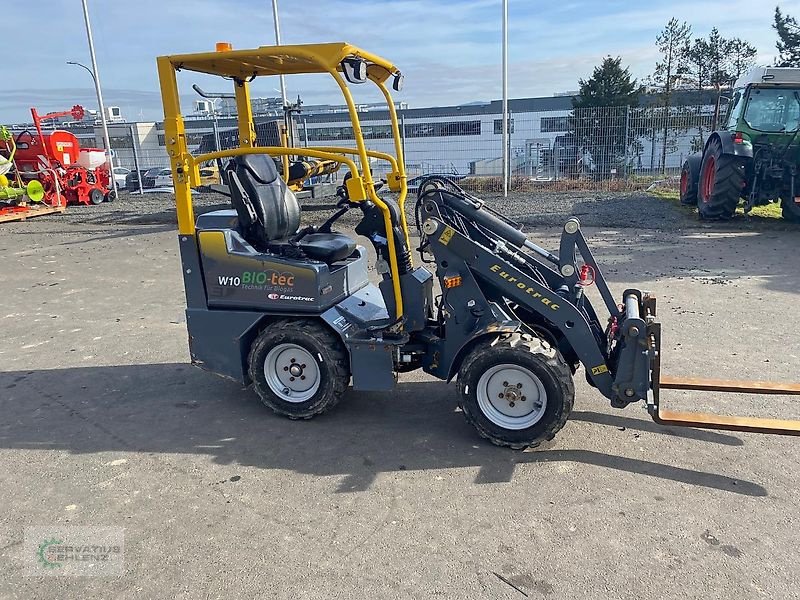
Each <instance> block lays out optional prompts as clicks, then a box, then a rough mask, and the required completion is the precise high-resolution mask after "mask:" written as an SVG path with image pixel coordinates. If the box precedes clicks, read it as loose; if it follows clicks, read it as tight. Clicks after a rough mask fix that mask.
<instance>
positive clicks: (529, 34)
mask: <svg viewBox="0 0 800 600" xmlns="http://www.w3.org/2000/svg"><path fill="white" fill-rule="evenodd" d="M279 2H280V15H281V29H282V35H283V41H284V42H285V43H308V42H324V41H349V42H351V43H354V44H356V45H360V46H363V47H365V48H366V49H369V50H371V51H372V52H375V53H377V54H381V55H383V56H385V57H387V58H389V59H391V60H392V61H393V62H394V63H395V64H397V65H398V66H399V67H400V68H401V69H402V70H403V72H404V73H405V76H406V78H405V83H406V86H405V89H404V91H403V93H402V94H400V95H398V98H397V99H401V100H405V101H407V102H408V103H409V104H410V105H411V106H426V105H452V104H460V103H465V102H473V101H478V100H492V99H496V98H499V97H500V6H501V3H500V0H447V1H444V0H441V1H433V0H373V1H369V2H367V1H357V0H350V1H346V0H302V1H301V0H291V1H290V0H279ZM4 4H5V5H4V7H3V11H2V12H3V22H4V23H5V24H6V26H5V27H4V32H3V41H4V43H3V46H2V54H3V55H4V58H5V61H4V63H3V67H2V81H3V84H2V86H0V123H2V122H5V123H9V122H18V121H22V120H26V119H27V118H28V117H29V112H28V109H29V107H30V106H36V107H37V108H39V109H40V111H42V112H43V111H47V110H66V109H68V108H69V107H70V106H72V105H73V104H74V103H81V104H83V105H84V106H86V107H87V108H93V107H94V106H95V105H96V102H95V100H94V91H93V88H92V82H91V78H90V77H89V75H88V74H87V73H86V72H85V71H83V70H81V69H79V68H77V67H74V66H68V65H66V64H65V62H66V61H67V60H75V61H79V62H84V63H87V64H88V62H89V56H88V50H87V48H86V36H85V32H84V26H83V17H82V13H81V7H80V0H46V1H45V0H29V1H27V2H22V1H20V0H11V1H10V2H5V3H4ZM509 4H510V9H509V15H510V27H509V40H510V48H509V60H510V69H509V70H510V80H509V93H510V95H511V97H526V96H549V95H552V94H553V93H554V92H561V91H565V90H572V89H576V88H577V80H578V79H579V78H580V77H587V76H588V75H589V74H590V73H591V71H592V68H593V67H594V65H596V64H598V63H599V62H600V61H601V60H602V57H603V56H605V55H608V54H610V55H613V56H617V55H619V56H622V58H623V62H624V64H626V65H629V66H630V68H631V71H632V72H633V73H634V75H636V76H637V77H643V76H645V75H647V74H648V73H649V72H650V71H651V70H652V67H653V65H654V63H655V61H656V60H657V58H658V57H657V54H656V51H655V48H654V43H653V42H654V40H655V36H656V34H657V33H658V31H659V30H660V29H661V28H662V27H663V25H664V24H665V23H666V22H667V21H668V20H669V19H670V17H672V16H675V17H678V18H680V19H685V20H686V21H688V22H689V23H690V24H691V25H692V26H693V30H694V33H695V34H696V35H705V34H707V33H708V31H709V30H710V29H711V27H714V26H716V27H718V28H719V29H720V31H721V32H722V34H723V35H726V36H731V37H732V36H739V37H742V38H744V39H747V40H749V41H750V42H751V43H753V44H754V45H755V46H756V47H757V48H758V50H759V61H760V62H762V63H767V62H771V61H772V59H773V57H774V55H775V35H774V32H773V31H772V29H771V23H772V12H773V10H774V6H775V2H774V0H673V1H667V0H651V1H649V2H648V1H647V0H644V1H642V0H639V1H631V0H563V1H562V2H553V1H552V0H550V1H547V0H544V1H543V0H510V2H509ZM779 4H780V6H781V8H782V9H783V10H784V11H785V12H789V13H791V14H794V15H795V16H797V17H800V0H793V1H781V2H779ZM89 6H90V11H91V16H92V25H93V31H94V36H95V46H96V49H97V54H98V63H99V70H100V74H101V79H102V83H103V89H104V96H105V100H106V103H107V104H113V105H119V106H121V107H122V108H123V113H124V114H125V116H127V117H128V118H142V119H152V120H156V119H158V118H160V116H161V107H160V97H159V94H158V82H157V77H156V68H155V57H156V56H158V55H161V54H169V53H183V52H197V51H204V50H211V49H213V47H214V43H215V42H216V41H219V40H225V41H230V42H231V43H232V44H233V45H234V47H236V48H246V47H254V46H259V45H267V44H271V43H272V41H273V39H274V38H273V30H272V12H271V4H270V0H160V1H157V0H138V1H137V2H128V1H123V0H89ZM298 7H299V8H298ZM192 83H199V84H200V85H201V87H206V88H209V89H216V90H220V91H228V90H227V89H225V88H224V87H223V86H221V85H220V84H222V83H223V82H222V81H221V80H220V81H219V82H216V81H213V80H211V81H210V80H204V79H203V78H202V77H199V76H184V77H183V78H182V79H181V85H182V88H183V89H184V90H185V91H186V98H187V100H188V99H191V98H192V92H191V90H190V86H191V84H192ZM287 84H288V88H289V93H290V95H291V96H293V97H294V96H296V95H297V94H298V93H299V94H300V95H301V96H302V97H303V100H304V101H305V102H306V103H309V104H316V103H324V102H335V103H339V102H340V99H339V97H338V93H337V91H336V89H334V87H333V83H332V82H331V81H328V80H327V79H326V78H323V77H322V76H312V77H299V78H297V77H295V78H288V80H287ZM277 87H278V82H277V80H275V81H272V80H271V79H270V78H267V79H265V80H263V81H261V80H257V81H256V82H254V84H253V93H254V94H256V95H262V96H274V95H278V94H277V92H276V91H275V90H276V88H277ZM359 92H361V88H359ZM360 98H363V101H371V100H373V99H375V100H377V98H376V97H374V96H370V95H368V94H365V93H363V92H362V93H361V94H360Z"/></svg>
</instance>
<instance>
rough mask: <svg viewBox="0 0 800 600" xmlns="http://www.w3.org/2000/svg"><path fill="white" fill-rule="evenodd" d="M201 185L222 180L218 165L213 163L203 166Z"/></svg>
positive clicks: (215, 183)
mask: <svg viewBox="0 0 800 600" xmlns="http://www.w3.org/2000/svg"><path fill="white" fill-rule="evenodd" d="M199 171H200V185H217V184H219V182H220V178H219V168H218V167H217V165H215V164H213V163H211V164H207V165H205V166H201V167H200V169H199Z"/></svg>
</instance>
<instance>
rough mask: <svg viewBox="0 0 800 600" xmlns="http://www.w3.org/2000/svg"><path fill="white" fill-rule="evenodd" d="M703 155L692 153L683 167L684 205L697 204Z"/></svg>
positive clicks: (682, 194)
mask: <svg viewBox="0 0 800 600" xmlns="http://www.w3.org/2000/svg"><path fill="white" fill-rule="evenodd" d="M701 162H702V156H701V155H700V154H692V155H691V156H689V157H688V158H687V159H686V160H685V161H683V166H682V167H681V187H680V199H681V204H683V205H684V206H696V205H697V184H698V183H699V180H700V164H701Z"/></svg>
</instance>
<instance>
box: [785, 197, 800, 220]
mask: <svg viewBox="0 0 800 600" xmlns="http://www.w3.org/2000/svg"><path fill="white" fill-rule="evenodd" d="M781 209H782V211H783V218H784V219H786V220H787V221H791V222H792V223H800V202H797V200H796V199H795V198H789V197H788V194H787V195H786V197H784V198H783V199H782V200H781Z"/></svg>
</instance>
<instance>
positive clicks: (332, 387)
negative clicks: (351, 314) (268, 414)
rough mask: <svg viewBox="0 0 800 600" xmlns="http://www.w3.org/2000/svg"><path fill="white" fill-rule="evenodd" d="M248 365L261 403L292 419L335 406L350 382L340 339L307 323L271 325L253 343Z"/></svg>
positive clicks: (298, 320) (346, 358)
mask: <svg viewBox="0 0 800 600" xmlns="http://www.w3.org/2000/svg"><path fill="white" fill-rule="evenodd" d="M248 362H249V374H250V379H252V380H253V387H254V388H255V391H256V393H257V394H258V396H259V398H261V401H262V402H263V403H264V404H265V405H267V406H268V407H269V408H271V409H272V410H273V411H275V412H276V413H278V414H280V415H284V416H286V417H289V418H290V419H310V418H311V417H313V416H315V415H318V414H321V413H323V412H325V411H326V410H328V409H329V408H332V407H333V406H335V405H336V404H337V403H338V402H339V400H340V399H341V397H342V396H343V395H344V392H345V390H346V389H347V384H348V382H349V381H350V368H349V367H350V363H349V360H348V355H347V350H346V349H345V348H344V346H343V345H342V342H341V340H340V339H339V337H338V336H336V335H335V334H334V333H333V332H332V331H330V330H329V329H327V328H326V327H325V326H324V325H322V324H321V323H319V322H317V321H311V320H307V319H293V320H286V321H276V322H274V323H271V324H270V325H268V326H267V327H266V328H265V329H264V331H262V332H261V334H260V335H259V336H258V337H257V338H256V340H255V341H254V342H253V346H252V348H251V349H250V357H249V361H248Z"/></svg>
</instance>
